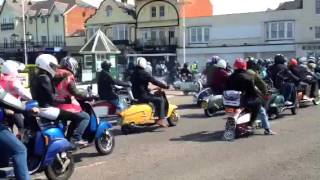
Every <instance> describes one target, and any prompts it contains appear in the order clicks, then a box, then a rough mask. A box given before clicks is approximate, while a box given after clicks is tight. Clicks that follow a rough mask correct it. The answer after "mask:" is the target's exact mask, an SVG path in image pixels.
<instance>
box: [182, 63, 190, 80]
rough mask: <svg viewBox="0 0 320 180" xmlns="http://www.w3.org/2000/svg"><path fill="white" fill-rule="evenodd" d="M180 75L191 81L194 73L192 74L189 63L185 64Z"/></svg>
mask: <svg viewBox="0 0 320 180" xmlns="http://www.w3.org/2000/svg"><path fill="white" fill-rule="evenodd" d="M180 75H181V76H182V77H183V78H187V79H189V78H190V77H191V76H192V73H191V72H190V70H189V65H188V63H184V64H183V68H182V69H181V70H180Z"/></svg>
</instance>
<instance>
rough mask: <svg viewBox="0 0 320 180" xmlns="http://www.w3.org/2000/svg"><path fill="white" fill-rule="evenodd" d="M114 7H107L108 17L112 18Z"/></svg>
mask: <svg viewBox="0 0 320 180" xmlns="http://www.w3.org/2000/svg"><path fill="white" fill-rule="evenodd" d="M112 10H113V9H112V7H111V6H107V7H106V13H107V16H108V17H110V16H112Z"/></svg>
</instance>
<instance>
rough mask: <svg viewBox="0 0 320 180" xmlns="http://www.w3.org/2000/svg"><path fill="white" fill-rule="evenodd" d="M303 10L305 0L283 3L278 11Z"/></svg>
mask: <svg viewBox="0 0 320 180" xmlns="http://www.w3.org/2000/svg"><path fill="white" fill-rule="evenodd" d="M302 8H303V0H295V1H288V2H284V3H281V4H280V5H279V7H278V8H277V9H276V10H278V11H279V10H294V9H302Z"/></svg>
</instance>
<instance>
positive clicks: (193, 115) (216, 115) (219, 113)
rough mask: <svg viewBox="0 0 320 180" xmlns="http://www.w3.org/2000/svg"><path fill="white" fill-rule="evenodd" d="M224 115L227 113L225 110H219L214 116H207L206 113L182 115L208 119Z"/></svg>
mask: <svg viewBox="0 0 320 180" xmlns="http://www.w3.org/2000/svg"><path fill="white" fill-rule="evenodd" d="M223 115H225V112H217V113H216V114H215V115H214V116H212V117H207V116H206V115H205V114H204V113H202V114H196V113H194V114H185V115H181V117H183V118H190V119H193V118H198V119H199V118H200V119H208V118H214V117H221V118H223Z"/></svg>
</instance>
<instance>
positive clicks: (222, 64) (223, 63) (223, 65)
mask: <svg viewBox="0 0 320 180" xmlns="http://www.w3.org/2000/svg"><path fill="white" fill-rule="evenodd" d="M216 67H218V68H222V69H226V68H227V62H226V61H225V60H224V59H220V60H219V61H218V63H217V64H216Z"/></svg>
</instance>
